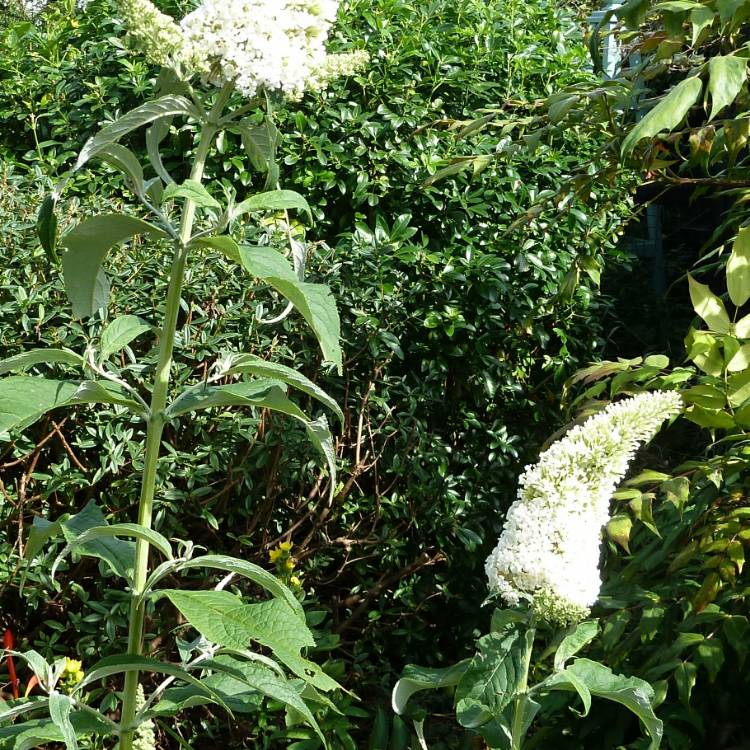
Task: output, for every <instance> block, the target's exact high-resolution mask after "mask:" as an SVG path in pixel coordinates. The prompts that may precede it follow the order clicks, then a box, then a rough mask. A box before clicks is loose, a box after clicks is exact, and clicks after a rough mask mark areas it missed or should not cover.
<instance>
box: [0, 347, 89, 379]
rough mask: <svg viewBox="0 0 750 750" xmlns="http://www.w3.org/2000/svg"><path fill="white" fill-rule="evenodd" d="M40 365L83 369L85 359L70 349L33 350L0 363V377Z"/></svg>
mask: <svg viewBox="0 0 750 750" xmlns="http://www.w3.org/2000/svg"><path fill="white" fill-rule="evenodd" d="M40 364H45V365H52V364H62V365H71V366H73V367H82V366H83V365H84V359H83V357H82V356H81V355H80V354H76V353H75V352H71V351H69V350H68V349H31V350H29V351H28V352H23V353H21V354H16V355H15V356H14V357H9V358H8V359H4V360H2V361H0V375H5V373H6V372H13V371H17V370H26V369H28V368H29V367H33V366H34V365H40Z"/></svg>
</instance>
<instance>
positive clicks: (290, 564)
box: [282, 557, 297, 573]
mask: <svg viewBox="0 0 750 750" xmlns="http://www.w3.org/2000/svg"><path fill="white" fill-rule="evenodd" d="M296 564H297V563H295V562H294V558H292V557H289V558H287V559H286V560H284V563H283V565H282V567H283V568H284V570H286V571H288V572H289V573H291V572H292V571H293V570H294V566H295V565H296Z"/></svg>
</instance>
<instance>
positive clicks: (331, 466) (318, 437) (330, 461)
mask: <svg viewBox="0 0 750 750" xmlns="http://www.w3.org/2000/svg"><path fill="white" fill-rule="evenodd" d="M305 430H306V431H307V437H308V440H309V441H310V442H311V443H312V444H313V445H314V446H315V447H316V448H317V449H318V451H320V453H322V454H323V457H324V458H325V460H326V465H327V466H328V474H329V476H330V488H329V491H328V497H329V502H330V501H332V500H333V497H334V495H335V493H336V447H335V446H334V444H333V435H331V430H330V429H329V428H328V420H327V419H326V418H325V414H321V415H320V416H319V417H318V418H317V419H313V420H312V421H311V422H308V423H307V424H306V425H305Z"/></svg>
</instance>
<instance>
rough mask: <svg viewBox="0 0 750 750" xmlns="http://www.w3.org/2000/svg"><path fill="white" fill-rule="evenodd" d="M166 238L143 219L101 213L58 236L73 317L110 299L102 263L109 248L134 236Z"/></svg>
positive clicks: (90, 311)
mask: <svg viewBox="0 0 750 750" xmlns="http://www.w3.org/2000/svg"><path fill="white" fill-rule="evenodd" d="M139 234H147V235H150V236H151V237H157V238H165V237H167V234H166V233H165V232H163V231H162V230H161V229H159V228H158V227H155V226H153V225H152V224H149V223H148V222H146V221H143V220H142V219H137V218H136V217H134V216H127V215H125V214H102V215H101V216H94V217H93V218H90V219H86V220H85V221H82V222H81V223H80V224H77V225H76V226H75V227H73V229H71V230H70V231H69V232H67V233H66V234H65V235H63V237H62V238H61V239H60V244H61V245H62V246H63V247H64V248H66V250H65V253H64V254H63V259H62V266H63V279H64V281H65V292H66V293H67V295H68V299H69V300H70V303H71V305H72V306H73V316H74V317H76V318H88V317H91V316H92V315H93V314H94V313H95V312H96V311H97V310H98V309H100V308H101V307H105V306H106V305H107V302H108V300H109V282H107V280H106V276H104V272H103V270H102V263H103V262H104V258H105V257H106V255H107V253H108V252H109V250H110V249H111V248H112V247H114V246H115V245H117V244H119V243H121V242H125V241H126V240H129V239H131V238H132V237H134V236H135V235H139Z"/></svg>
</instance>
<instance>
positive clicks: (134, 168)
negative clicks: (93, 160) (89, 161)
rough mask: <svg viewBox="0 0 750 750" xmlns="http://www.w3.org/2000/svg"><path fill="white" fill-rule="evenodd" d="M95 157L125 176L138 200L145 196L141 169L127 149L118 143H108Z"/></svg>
mask: <svg viewBox="0 0 750 750" xmlns="http://www.w3.org/2000/svg"><path fill="white" fill-rule="evenodd" d="M97 157H98V158H99V159H101V160H102V161H103V162H105V163H106V164H109V165H110V166H111V167H113V168H114V169H116V170H117V171H118V172H121V173H122V174H123V175H125V177H126V178H127V179H128V181H129V182H130V186H131V188H132V190H133V192H134V193H135V194H136V195H137V196H138V197H139V198H141V199H143V198H144V197H145V196H146V187H145V185H144V180H143V167H142V166H141V163H140V162H139V161H138V157H137V156H136V155H135V154H134V153H133V152H132V151H131V150H130V149H129V148H126V147H125V146H122V145H120V144H119V143H110V144H108V145H107V146H104V147H103V148H102V149H100V150H99V152H98V153H97Z"/></svg>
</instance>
